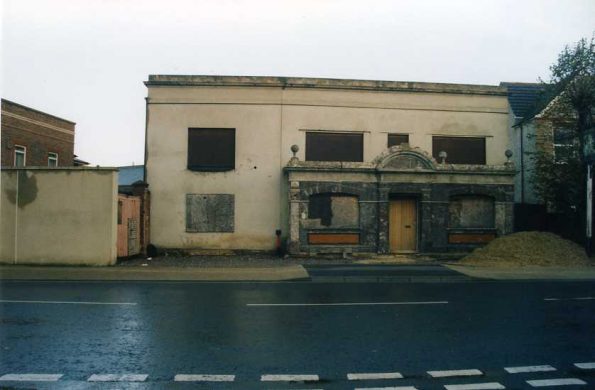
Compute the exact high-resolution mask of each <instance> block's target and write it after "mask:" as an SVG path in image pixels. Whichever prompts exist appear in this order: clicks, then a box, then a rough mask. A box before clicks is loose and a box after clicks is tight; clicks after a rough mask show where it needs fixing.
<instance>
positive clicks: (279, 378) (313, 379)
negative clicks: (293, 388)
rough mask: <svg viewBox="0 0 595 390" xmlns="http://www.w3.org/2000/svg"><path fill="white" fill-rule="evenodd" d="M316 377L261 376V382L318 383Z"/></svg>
mask: <svg viewBox="0 0 595 390" xmlns="http://www.w3.org/2000/svg"><path fill="white" fill-rule="evenodd" d="M319 380H320V378H319V377H318V375H262V376H261V377H260V381H261V382H318V381H319Z"/></svg>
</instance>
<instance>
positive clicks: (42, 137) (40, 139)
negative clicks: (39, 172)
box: [1, 100, 75, 167]
mask: <svg viewBox="0 0 595 390" xmlns="http://www.w3.org/2000/svg"><path fill="white" fill-rule="evenodd" d="M11 114H12V115H14V116H11ZM23 118H25V119H23ZM1 126H2V153H1V155H2V159H1V165H2V167H11V166H13V165H14V145H21V146H24V147H26V148H27V152H26V165H27V166H48V153H49V152H52V153H58V166H72V164H73V163H72V161H73V154H74V127H75V124H74V123H72V122H69V121H66V120H62V119H59V118H56V117H54V116H51V115H48V114H43V113H41V112H39V111H36V110H32V109H27V108H26V107H23V106H20V105H17V104H13V103H11V102H7V101H5V100H2V124H1Z"/></svg>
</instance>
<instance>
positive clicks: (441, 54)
mask: <svg viewBox="0 0 595 390" xmlns="http://www.w3.org/2000/svg"><path fill="white" fill-rule="evenodd" d="M0 4H2V57H1V58H2V82H1V85H0V89H1V93H2V97H4V98H6V99H9V100H12V101H15V102H17V103H20V104H24V105H26V106H29V107H32V108H36V109H38V110H42V111H45V112H48V113H51V114H54V115H57V116H60V117H63V118H65V119H69V120H72V121H74V122H76V123H77V125H76V145H75V153H76V154H78V155H79V157H80V158H82V159H84V160H87V161H90V162H91V163H92V164H94V165H95V164H100V165H108V166H111V165H115V166H117V165H130V164H132V162H134V163H136V164H142V163H143V148H144V125H145V122H144V121H145V101H144V97H145V96H146V92H147V91H146V88H145V86H144V84H143V81H145V80H146V79H147V77H148V75H149V74H209V75H256V76H306V77H333V78H350V79H375V80H398V81H432V82H449V83H478V84H498V83H499V82H500V81H526V82H534V81H536V80H537V79H538V77H542V78H547V76H548V66H549V65H550V64H551V63H552V62H554V61H555V60H556V57H557V53H558V52H559V51H560V50H561V49H562V48H563V47H564V45H565V44H567V43H573V42H575V41H577V40H578V39H580V38H581V37H590V36H591V35H592V34H593V31H595V1H593V0H548V1H543V0H539V1H536V0H531V1H530V0H523V1H519V0H512V1H508V0H507V1H479V0H472V1H443V0H438V1H429V0H428V1H423V0H416V1H375V0H361V1H349V0H341V1H339V0H337V1H331V0H329V1H325V0H317V1H314V0H299V1H297V0H296V1H282V0H271V1H264V0H263V1H240V0H235V1H234V0H212V1H198V0H188V1H186V0H167V1H151V0H2V1H1V3H0Z"/></svg>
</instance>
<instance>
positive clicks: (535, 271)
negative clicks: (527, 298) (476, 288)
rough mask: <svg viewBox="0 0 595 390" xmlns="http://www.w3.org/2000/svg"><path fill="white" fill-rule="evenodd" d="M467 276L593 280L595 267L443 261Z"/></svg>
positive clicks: (505, 278) (503, 278) (494, 278)
mask: <svg viewBox="0 0 595 390" xmlns="http://www.w3.org/2000/svg"><path fill="white" fill-rule="evenodd" d="M443 265H444V266H445V267H448V268H450V269H452V270H453V271H457V272H460V273H462V274H465V275H467V276H470V277H473V278H480V279H493V280H595V267H540V266H526V267H514V268H506V267H484V266H472V265H459V264H456V263H444V264H443Z"/></svg>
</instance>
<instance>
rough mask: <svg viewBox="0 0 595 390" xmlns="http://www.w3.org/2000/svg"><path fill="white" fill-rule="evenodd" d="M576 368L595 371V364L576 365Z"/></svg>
mask: <svg viewBox="0 0 595 390" xmlns="http://www.w3.org/2000/svg"><path fill="white" fill-rule="evenodd" d="M574 365H575V366H577V367H578V368H581V369H583V370H595V362H589V363H574Z"/></svg>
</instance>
